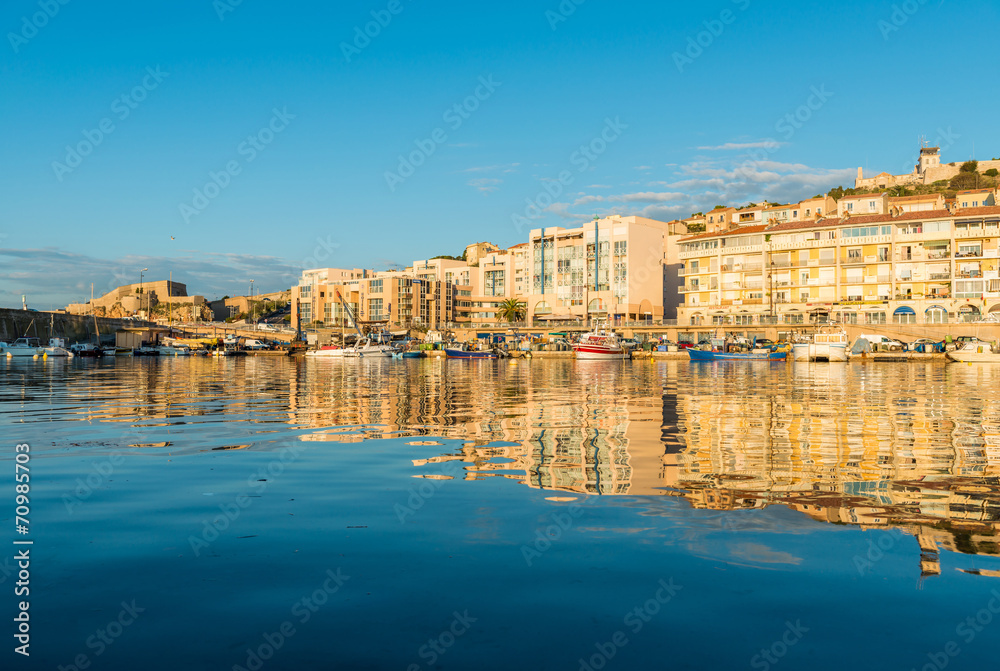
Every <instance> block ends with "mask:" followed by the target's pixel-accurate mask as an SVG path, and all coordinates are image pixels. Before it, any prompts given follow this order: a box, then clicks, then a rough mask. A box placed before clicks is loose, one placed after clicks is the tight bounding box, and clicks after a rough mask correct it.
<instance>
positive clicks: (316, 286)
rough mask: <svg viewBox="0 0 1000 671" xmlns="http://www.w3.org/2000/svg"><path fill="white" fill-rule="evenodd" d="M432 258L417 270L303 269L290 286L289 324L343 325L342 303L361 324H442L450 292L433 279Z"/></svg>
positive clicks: (447, 318) (449, 318)
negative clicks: (297, 282)
mask: <svg viewBox="0 0 1000 671" xmlns="http://www.w3.org/2000/svg"><path fill="white" fill-rule="evenodd" d="M432 263H433V261H428V262H427V264H428V267H427V268H426V269H419V271H415V270H414V269H412V268H410V269H407V270H405V271H382V272H377V273H376V272H374V271H371V270H362V269H353V270H346V269H340V268H318V269H313V270H307V271H305V272H304V273H303V274H302V277H301V279H300V280H299V284H298V286H295V287H292V292H291V296H292V325H293V326H296V325H297V324H301V326H302V327H306V326H314V325H322V326H326V327H343V328H348V329H349V328H351V327H352V324H351V319H350V315H348V314H347V312H346V311H345V310H344V304H346V305H347V308H348V309H349V310H350V311H351V313H353V315H354V317H355V318H356V319H357V321H358V323H359V325H361V326H363V327H365V326H367V327H373V328H378V327H381V326H387V327H390V328H391V327H404V328H410V327H418V326H424V327H427V328H432V329H438V328H445V327H447V325H448V324H449V323H450V322H453V321H454V320H455V302H456V291H455V286H454V285H453V284H450V283H449V282H443V281H439V280H438V279H437V277H436V274H435V272H434V266H433V265H431V264H432ZM450 263H459V264H460V265H461V262H450Z"/></svg>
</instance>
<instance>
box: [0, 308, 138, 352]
mask: <svg viewBox="0 0 1000 671" xmlns="http://www.w3.org/2000/svg"><path fill="white" fill-rule="evenodd" d="M142 325H145V322H137V321H135V320H129V321H126V320H124V319H107V318H104V317H97V319H96V324H95V319H94V317H91V316H89V315H70V314H65V313H62V312H32V311H30V310H15V309H10V308H0V340H6V341H13V340H14V339H16V338H21V337H24V336H27V337H29V338H39V339H41V340H42V341H44V342H48V340H49V338H52V337H55V338H66V340H67V341H68V342H69V343H74V342H92V341H93V339H94V333H95V329H96V332H97V333H99V334H100V336H101V342H102V343H106V344H109V345H113V344H114V343H115V331H117V330H118V329H120V328H122V327H124V326H142Z"/></svg>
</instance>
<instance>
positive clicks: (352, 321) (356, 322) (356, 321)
mask: <svg viewBox="0 0 1000 671" xmlns="http://www.w3.org/2000/svg"><path fill="white" fill-rule="evenodd" d="M337 298H339V299H340V304H341V305H342V306H343V308H344V312H346V313H347V316H348V317H350V318H351V324H353V325H354V330H355V331H357V332H358V338H363V337H364V334H363V333H361V329H360V328H359V327H358V320H356V319H355V318H354V313H353V312H351V308H349V307H347V303H346V302H345V301H344V297H343V296H341V295H340V291H337ZM341 323H343V322H341Z"/></svg>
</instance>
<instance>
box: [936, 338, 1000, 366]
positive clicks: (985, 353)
mask: <svg viewBox="0 0 1000 671" xmlns="http://www.w3.org/2000/svg"><path fill="white" fill-rule="evenodd" d="M994 349H995V348H994V347H992V346H991V345H990V343H988V342H983V341H982V340H973V341H971V342H967V343H965V344H964V345H963V346H962V347H959V348H958V349H956V350H954V351H951V352H945V356H946V357H948V358H949V359H950V360H951V361H958V362H960V363H1000V352H995V351H994Z"/></svg>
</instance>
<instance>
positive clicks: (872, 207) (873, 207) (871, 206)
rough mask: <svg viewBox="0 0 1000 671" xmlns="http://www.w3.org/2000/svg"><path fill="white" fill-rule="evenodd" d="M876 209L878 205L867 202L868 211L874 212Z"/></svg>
mask: <svg viewBox="0 0 1000 671" xmlns="http://www.w3.org/2000/svg"><path fill="white" fill-rule="evenodd" d="M877 208H878V203H877V202H876V201H874V200H869V201H868V210H869V211H870V212H874V211H875V210H876V209H877Z"/></svg>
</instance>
